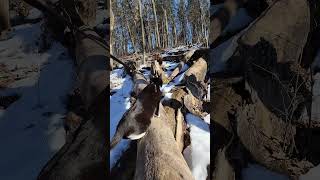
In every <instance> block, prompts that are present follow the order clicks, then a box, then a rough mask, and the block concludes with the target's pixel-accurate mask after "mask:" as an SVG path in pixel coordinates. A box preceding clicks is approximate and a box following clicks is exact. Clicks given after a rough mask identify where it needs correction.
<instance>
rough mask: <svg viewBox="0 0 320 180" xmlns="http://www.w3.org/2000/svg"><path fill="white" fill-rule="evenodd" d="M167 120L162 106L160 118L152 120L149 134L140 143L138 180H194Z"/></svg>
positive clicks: (137, 168)
mask: <svg viewBox="0 0 320 180" xmlns="http://www.w3.org/2000/svg"><path fill="white" fill-rule="evenodd" d="M167 119H168V118H167V116H166V111H165V110H164V108H163V107H162V106H160V117H153V118H152V120H151V125H150V127H149V129H148V131H147V134H146V135H145V137H144V138H142V139H141V140H140V141H139V142H138V149H137V161H136V171H135V179H136V180H140V179H154V180H160V179H172V180H182V179H184V180H188V179H190V180H191V179H194V178H193V176H192V174H191V171H190V169H189V167H188V165H187V163H186V161H185V159H184V158H183V156H182V153H181V151H180V150H179V148H178V146H177V143H176V141H175V139H174V135H173V133H172V131H171V130H170V128H169V127H168V125H167V121H168V120H167ZM168 162H170V163H168Z"/></svg>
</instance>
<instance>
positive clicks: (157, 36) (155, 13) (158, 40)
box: [152, 0, 160, 47]
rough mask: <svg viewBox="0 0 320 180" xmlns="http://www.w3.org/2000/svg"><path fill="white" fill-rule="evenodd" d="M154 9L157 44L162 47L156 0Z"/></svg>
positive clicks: (153, 5)
mask: <svg viewBox="0 0 320 180" xmlns="http://www.w3.org/2000/svg"><path fill="white" fill-rule="evenodd" d="M152 8H153V15H154V19H155V23H156V34H157V35H156V42H157V47H160V35H159V26H158V17H157V11H156V4H155V2H154V0H152Z"/></svg>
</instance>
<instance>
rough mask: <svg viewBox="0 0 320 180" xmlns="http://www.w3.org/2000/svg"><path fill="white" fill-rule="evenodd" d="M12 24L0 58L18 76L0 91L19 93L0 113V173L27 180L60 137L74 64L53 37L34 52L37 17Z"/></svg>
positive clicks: (0, 48) (38, 31) (57, 146)
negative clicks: (18, 97) (44, 46)
mask: <svg viewBox="0 0 320 180" xmlns="http://www.w3.org/2000/svg"><path fill="white" fill-rule="evenodd" d="M31 15H32V16H37V12H36V11H35V12H33V11H32V12H31ZM13 29H14V30H13V32H12V35H13V36H12V38H11V39H8V40H6V41H0V63H3V64H5V65H6V67H7V68H8V69H9V70H11V72H12V73H13V74H14V75H18V76H19V77H20V78H21V79H20V80H16V81H15V82H13V83H12V84H10V85H9V86H8V88H6V89H1V90H0V95H10V94H14V93H17V94H19V95H21V98H20V99H18V100H17V101H15V102H14V103H13V104H11V105H10V106H9V107H8V108H7V109H6V110H4V111H3V112H2V113H1V116H0V144H2V146H1V148H0V159H1V161H0V177H1V178H0V179H5V180H20V179H24V180H33V179H36V177H37V175H38V173H39V172H40V170H41V169H42V167H43V166H44V165H45V164H46V163H47V162H48V160H49V159H50V158H51V157H52V156H53V155H54V154H55V153H56V152H57V151H58V150H59V149H60V148H61V147H62V145H63V144H64V143H65V131H64V128H63V117H64V115H65V113H66V109H65V102H66V97H67V93H68V92H69V91H70V90H71V88H72V86H73V82H74V74H73V73H74V67H73V62H72V59H71V57H69V56H68V52H67V50H66V49H65V48H64V47H63V46H62V45H61V44H59V43H58V42H55V41H52V44H51V47H50V48H49V49H48V50H45V51H44V52H42V53H39V49H40V48H39V44H40V43H39V39H40V35H41V29H40V23H37V24H25V25H20V26H16V27H13ZM39 69H40V71H39Z"/></svg>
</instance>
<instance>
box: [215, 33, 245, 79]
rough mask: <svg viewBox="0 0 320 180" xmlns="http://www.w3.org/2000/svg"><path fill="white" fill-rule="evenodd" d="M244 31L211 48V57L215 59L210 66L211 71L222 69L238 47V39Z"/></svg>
mask: <svg viewBox="0 0 320 180" xmlns="http://www.w3.org/2000/svg"><path fill="white" fill-rule="evenodd" d="M241 34H242V33H239V34H237V35H236V36H234V37H232V38H231V39H229V40H227V41H226V42H224V43H222V44H221V45H219V46H218V47H216V48H214V49H212V50H210V59H214V61H213V64H212V65H211V66H210V73H214V72H218V71H221V70H222V69H223V68H224V66H225V63H226V62H227V61H228V59H229V58H230V57H231V56H232V55H233V53H234V52H235V50H236V48H237V47H238V42H237V40H238V39H239V37H240V36H241ZM211 62H212V61H211Z"/></svg>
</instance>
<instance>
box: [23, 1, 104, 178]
mask: <svg viewBox="0 0 320 180" xmlns="http://www.w3.org/2000/svg"><path fill="white" fill-rule="evenodd" d="M26 2H27V3H30V4H31V5H32V6H34V7H35V8H37V9H39V10H41V11H42V12H43V13H44V14H46V15H47V16H49V17H50V19H54V20H56V21H57V22H59V23H61V25H62V26H64V25H68V23H67V21H66V20H65V19H64V18H63V17H62V16H61V15H60V14H59V13H58V12H57V11H56V10H55V8H54V7H52V6H51V5H49V4H47V3H46V2H44V1H42V0H26ZM74 38H75V44H74V46H75V51H74V52H75V56H76V64H77V74H78V84H79V85H78V86H79V89H80V96H81V98H82V101H83V103H84V105H85V107H86V110H87V113H88V117H87V119H86V120H85V121H82V122H81V124H80V126H79V127H78V129H77V130H76V131H75V133H74V135H73V138H71V140H70V141H67V142H66V144H65V145H64V146H63V147H62V148H61V149H60V150H59V151H58V152H57V153H56V154H55V155H54V157H53V158H52V159H51V160H50V161H49V162H48V163H47V164H46V165H45V166H44V168H43V169H42V171H41V172H40V174H39V176H38V179H39V180H42V179H45V180H48V179H79V180H84V179H106V178H107V174H106V169H107V161H106V160H107V152H108V149H107V146H106V145H107V138H106V137H107V135H108V133H107V121H106V119H107V104H106V101H107V88H108V85H109V80H108V78H107V77H108V73H109V72H108V70H107V67H108V65H107V59H108V57H109V54H108V51H107V50H106V49H105V46H106V44H104V41H103V40H102V39H101V38H100V37H99V36H98V35H97V34H96V33H95V32H94V31H93V30H91V29H90V28H87V27H83V28H79V29H78V30H77V31H76V34H75V37H74ZM69 48H70V47H69Z"/></svg>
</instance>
